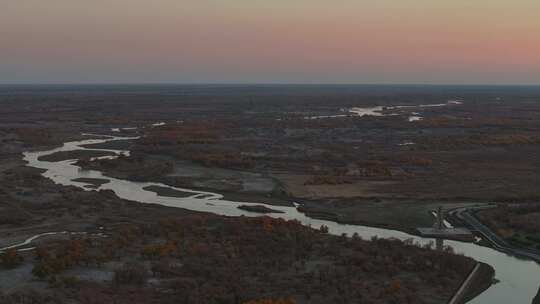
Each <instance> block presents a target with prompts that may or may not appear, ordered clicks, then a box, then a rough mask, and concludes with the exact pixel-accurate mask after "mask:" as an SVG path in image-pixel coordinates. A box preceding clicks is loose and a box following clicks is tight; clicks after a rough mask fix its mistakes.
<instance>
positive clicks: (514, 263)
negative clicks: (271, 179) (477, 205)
mask: <svg viewBox="0 0 540 304" xmlns="http://www.w3.org/2000/svg"><path fill="white" fill-rule="evenodd" d="M86 135H90V136H92V135H91V134H86ZM93 137H95V138H97V139H88V140H81V141H74V142H66V143H64V145H63V146H62V147H59V148H56V149H51V150H47V151H39V152H25V153H24V160H26V161H27V162H28V166H30V167H35V168H40V169H44V170H45V172H44V173H43V176H45V177H47V178H50V179H52V180H53V181H54V182H56V183H58V184H62V185H70V186H77V187H80V188H82V189H85V190H87V191H91V190H95V189H97V190H112V191H114V192H115V193H116V195H117V196H119V197H120V198H123V199H127V200H131V201H136V202H144V203H154V204H159V205H164V206H169V207H178V208H184V209H189V210H193V211H202V212H210V213H214V214H219V215H225V216H241V215H244V216H260V215H258V214H256V213H252V212H248V211H244V210H240V209H238V208H237V207H238V206H240V205H262V204H259V203H257V204H252V203H246V202H235V201H228V200H225V199H223V196H222V195H220V194H217V193H211V192H204V191H195V190H191V189H183V188H177V187H171V186H168V185H164V184H161V183H152V182H133V181H128V180H122V179H116V178H111V177H108V176H105V175H104V174H103V173H101V172H100V171H94V170H82V169H81V168H80V167H78V166H76V165H74V164H75V163H76V161H77V160H65V161H59V162H48V161H40V160H39V159H38V158H39V157H41V156H45V155H49V154H53V153H56V152H61V151H75V150H85V149H86V148H84V147H82V146H83V145H88V144H98V143H104V142H109V141H115V140H125V139H134V138H126V137H116V136H102V135H93ZM87 150H100V151H109V152H113V153H115V154H116V155H121V154H129V151H122V150H111V149H93V148H92V149H87ZM105 157H109V158H111V157H110V156H105ZM78 178H97V179H107V180H109V182H108V183H105V184H102V185H101V186H99V187H97V188H92V189H90V188H88V186H89V185H88V184H86V183H83V182H77V181H73V180H74V179H78ZM148 186H160V187H166V188H170V189H174V190H179V191H183V192H188V193H192V194H193V195H192V196H189V197H185V198H176V197H167V196H160V195H158V194H156V193H155V192H151V191H147V190H144V189H143V188H145V187H148ZM267 207H269V208H272V209H277V210H281V211H283V212H284V213H279V214H278V213H275V214H267V215H268V216H272V217H279V218H284V219H287V220H292V219H295V220H298V221H300V222H301V223H302V224H304V225H308V226H312V227H316V228H318V227H320V226H321V225H326V226H328V227H329V232H330V233H332V234H336V235H341V234H343V233H346V234H348V235H352V234H353V233H358V234H359V235H360V236H361V237H363V238H364V239H369V238H371V237H373V236H378V237H381V238H390V237H392V238H397V239H401V240H405V239H413V240H414V241H415V242H418V243H420V244H427V243H430V242H433V239H428V238H421V237H418V236H414V235H410V234H407V233H404V232H401V231H395V230H389V229H382V228H373V227H367V226H360V225H348V224H338V223H335V222H331V221H326V220H319V219H314V218H310V217H308V216H306V215H305V214H303V213H301V212H298V210H296V208H295V207H286V206H274V205H267ZM445 244H446V245H449V246H451V247H453V249H454V251H455V252H457V253H462V254H464V255H466V256H469V257H471V258H473V259H475V260H477V261H481V262H484V263H487V264H489V265H491V266H492V267H493V268H495V272H496V274H495V276H496V278H497V279H498V280H500V282H499V283H497V284H495V285H493V286H491V287H490V288H489V289H488V290H486V291H485V292H483V293H482V294H480V295H479V296H478V297H476V298H475V299H473V300H472V301H471V302H469V303H482V304H496V303H501V304H509V303H514V304H518V303H523V304H530V303H531V302H532V299H533V297H534V296H535V295H536V293H537V291H538V287H539V285H540V265H538V264H537V263H536V262H533V261H528V260H523V259H519V258H516V257H513V256H510V255H507V254H505V253H502V252H499V251H496V250H494V249H491V248H487V247H483V246H479V245H476V244H473V243H465V242H458V241H445Z"/></svg>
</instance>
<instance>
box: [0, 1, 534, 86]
mask: <svg viewBox="0 0 540 304" xmlns="http://www.w3.org/2000/svg"><path fill="white" fill-rule="evenodd" d="M154 82H169V83H420V84H422V83H428V84H540V1H538V0H515V1H508V0H369V1H367V0H338V1H329V0H273V1H269V0H229V1H226V0H220V1H218V0H193V1H185V0H184V1H182V0H151V1H148V0H92V1H82V0H47V1H44V0H1V4H0V83H154Z"/></svg>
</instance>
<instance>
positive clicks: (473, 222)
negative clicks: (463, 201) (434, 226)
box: [448, 205, 540, 262]
mask: <svg viewBox="0 0 540 304" xmlns="http://www.w3.org/2000/svg"><path fill="white" fill-rule="evenodd" d="M486 208H493V206H489V205H488V206H479V207H469V208H467V207H464V208H457V209H454V210H451V211H449V212H448V213H449V214H450V215H452V216H455V217H456V218H458V219H460V220H461V221H462V222H463V223H465V224H467V225H468V226H469V227H471V228H472V230H475V231H477V232H478V233H480V234H482V236H483V237H484V238H485V239H486V240H488V241H489V242H490V243H491V244H492V246H493V248H495V249H497V250H499V251H502V252H506V253H508V254H511V255H515V256H518V257H524V258H529V259H533V260H535V261H537V262H540V253H539V252H538V251H535V250H529V249H523V248H517V247H514V246H512V245H510V244H508V243H507V242H506V241H505V240H503V239H502V238H501V237H499V236H498V235H497V234H495V233H494V232H493V231H491V229H489V228H488V227H487V226H486V225H484V224H482V223H481V222H480V221H479V220H477V219H476V218H475V217H474V216H473V215H471V213H470V211H473V210H481V209H486Z"/></svg>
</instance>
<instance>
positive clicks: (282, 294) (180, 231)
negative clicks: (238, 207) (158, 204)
mask: <svg viewBox="0 0 540 304" xmlns="http://www.w3.org/2000/svg"><path fill="white" fill-rule="evenodd" d="M325 232H326V229H325V228H324V227H322V228H321V229H320V231H319V230H313V229H310V228H306V227H304V226H302V225H300V224H299V223H298V222H295V221H284V220H279V219H272V218H268V217H262V218H220V217H214V216H190V217H181V218H168V219H163V220H161V221H159V223H156V224H150V223H148V224H143V225H141V224H125V225H121V226H118V227H117V228H115V229H114V230H109V231H107V234H108V235H109V237H107V238H102V237H93V236H81V237H80V238H75V239H71V240H65V241H57V242H51V243H48V244H46V245H42V246H40V247H39V248H38V250H36V252H35V265H34V270H33V273H34V275H35V276H36V277H38V278H41V279H47V280H48V281H49V282H50V284H52V285H51V286H53V287H54V286H63V288H54V289H53V293H54V295H55V297H56V298H57V299H58V300H60V299H62V301H61V302H59V303H63V301H64V300H65V301H66V302H68V301H69V302H70V303H73V302H75V303H97V302H101V303H111V302H116V303H129V302H130V301H133V298H131V297H127V298H126V297H124V292H127V290H129V291H130V292H131V293H133V294H132V295H133V296H134V298H136V300H135V301H134V302H131V303H145V302H144V301H147V300H149V299H152V300H151V302H152V301H154V302H159V303H194V302H197V303H231V304H233V303H329V302H332V303H351V302H355V303H444V302H445V300H446V299H447V298H448V297H449V296H450V292H451V290H453V288H455V287H457V286H458V285H459V283H460V281H461V279H462V278H463V277H464V276H465V275H466V274H467V273H468V271H470V269H471V267H472V266H473V264H474V263H473V261H472V260H471V259H469V258H465V257H463V256H458V255H454V254H452V253H451V251H435V250H432V249H428V248H421V247H418V246H415V245H413V244H411V243H408V242H405V243H403V242H400V241H397V240H385V239H377V238H374V239H372V240H369V241H366V240H362V239H360V238H359V237H358V236H356V235H355V236H353V237H352V238H346V237H335V236H330V235H327V234H326V233H325ZM112 261H121V266H119V267H117V268H116V270H115V274H114V278H113V280H112V281H111V282H109V283H95V282H94V283H91V282H84V281H80V280H79V279H77V278H76V277H75V278H66V277H65V276H62V273H63V272H65V271H66V270H68V269H70V268H73V267H92V268H95V267H98V268H100V267H104V265H107V263H110V262H112ZM150 279H151V280H152V283H151V284H150V283H149V282H150V281H149V280H150ZM134 287H136V289H134ZM111 288H114V289H115V290H117V291H116V292H114V293H110V292H109V290H111ZM88 294H93V295H94V298H93V302H89V300H88V299H87V298H86V297H87V295H88ZM420 294H421V295H422V296H421V297H420V298H419V295H420ZM135 295H137V296H136V297H135ZM16 296H17V294H14V295H11V296H10V297H16ZM165 299H167V300H165ZM263 299H276V300H263ZM279 299H282V300H279ZM152 303H153V302H152Z"/></svg>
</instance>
